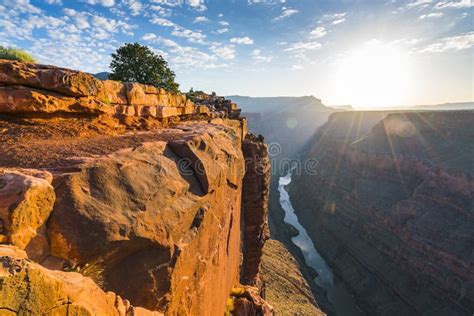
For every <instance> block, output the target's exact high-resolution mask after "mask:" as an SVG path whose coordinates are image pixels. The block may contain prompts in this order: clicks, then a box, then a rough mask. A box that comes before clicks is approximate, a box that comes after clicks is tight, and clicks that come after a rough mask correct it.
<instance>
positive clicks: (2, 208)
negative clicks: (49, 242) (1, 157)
mask: <svg viewBox="0 0 474 316" xmlns="http://www.w3.org/2000/svg"><path fill="white" fill-rule="evenodd" d="M30 174H33V175H30ZM38 174H41V172H39V171H37V172H31V171H28V170H26V171H24V172H22V171H21V170H8V169H7V170H5V169H3V170H2V169H0V219H1V221H2V227H1V229H2V234H1V235H0V236H1V237H2V241H3V242H8V243H11V244H13V245H16V246H18V247H20V248H21V249H25V247H26V246H27V245H28V243H29V242H30V241H31V239H32V238H34V237H35V236H36V235H37V229H38V228H40V227H41V226H42V225H43V224H44V223H45V222H46V220H47V219H48V216H49V214H50V212H51V211H52V209H53V204H54V198H55V197H54V190H53V187H52V186H51V184H50V181H48V180H46V179H50V178H51V174H49V173H47V172H44V173H43V174H41V175H39V176H38Z"/></svg>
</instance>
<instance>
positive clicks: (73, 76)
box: [0, 60, 102, 97]
mask: <svg viewBox="0 0 474 316" xmlns="http://www.w3.org/2000/svg"><path fill="white" fill-rule="evenodd" d="M0 84H4V85H20V86H28V87H33V88H37V89H41V90H47V91H52V92H57V93H60V94H63V95H66V96H71V97H88V96H96V95H97V93H98V92H99V90H100V89H101V86H102V82H101V81H100V80H98V79H96V78H94V77H93V76H91V75H89V74H86V73H84V72H80V71H74V70H71V69H65V68H59V67H54V66H46V65H40V64H32V63H22V62H19V61H14V60H0Z"/></svg>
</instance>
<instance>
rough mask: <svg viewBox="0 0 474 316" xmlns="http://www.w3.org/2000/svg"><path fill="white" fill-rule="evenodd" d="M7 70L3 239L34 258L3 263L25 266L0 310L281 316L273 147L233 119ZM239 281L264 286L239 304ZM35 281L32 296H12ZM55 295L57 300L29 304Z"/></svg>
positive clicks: (164, 97)
mask: <svg viewBox="0 0 474 316" xmlns="http://www.w3.org/2000/svg"><path fill="white" fill-rule="evenodd" d="M0 69H2V73H1V75H0V84H1V85H2V86H1V87H0V89H1V91H0V140H1V143H2V145H1V146H0V170H1V171H0V218H1V220H2V221H3V223H2V224H3V229H2V231H1V235H0V236H1V238H2V242H3V243H8V244H12V245H15V246H17V247H19V248H21V249H24V250H25V252H26V254H27V256H28V257H29V260H31V261H28V260H27V259H26V258H25V255H23V254H22V255H18V253H17V252H16V251H15V253H11V251H9V254H6V255H5V256H4V257H2V258H4V259H3V260H4V261H3V262H4V267H6V268H5V269H7V268H8V267H10V266H14V267H16V266H18V267H19V268H18V269H16V268H12V269H13V270H12V269H10V268H8V269H7V270H8V271H7V270H6V271H5V272H4V273H2V275H0V278H1V280H2V282H3V284H8V287H3V288H2V289H0V309H2V308H3V309H6V310H10V311H12V312H20V311H21V312H22V311H25V310H28V311H29V312H32V313H38V314H41V313H43V312H44V308H47V307H48V308H51V309H54V310H55V311H57V315H66V314H68V313H73V312H74V313H75V312H77V313H82V314H86V315H87V314H90V315H116V314H117V315H118V314H120V315H122V314H125V313H128V314H127V315H129V314H133V313H132V312H135V313H136V314H139V313H138V311H140V312H143V313H146V312H148V313H150V314H151V313H152V311H156V312H160V313H164V314H165V315H222V314H223V313H224V311H225V309H226V303H227V302H228V300H229V298H230V299H231V300H233V301H234V303H235V304H234V305H235V311H236V312H235V313H236V314H239V312H238V311H239V310H240V311H241V312H240V313H242V311H253V313H254V314H255V315H257V314H269V313H271V310H272V308H271V306H269V305H268V304H267V303H266V302H265V301H264V300H263V298H262V297H260V293H262V284H261V283H259V282H257V281H255V280H257V279H258V273H259V267H260V256H261V253H262V252H261V248H262V247H263V243H264V241H265V240H266V227H267V218H266V217H267V212H268V207H267V202H268V181H267V179H268V175H267V174H266V173H267V172H268V158H266V146H265V144H264V143H263V140H259V139H256V138H253V137H251V136H249V135H248V132H247V126H246V121H245V119H243V118H240V117H238V115H237V114H238V111H237V112H234V111H236V109H235V107H232V108H228V109H221V108H219V106H220V104H221V103H219V104H216V105H212V106H210V105H208V104H206V105H195V104H194V103H193V102H192V101H190V100H187V99H186V97H185V96H183V95H172V94H169V93H167V92H165V91H163V90H162V89H156V88H154V87H150V86H144V85H139V84H127V83H124V84H122V83H118V82H113V81H104V82H102V81H99V80H97V79H94V78H92V77H91V76H89V75H87V74H84V73H81V72H76V71H72V70H68V69H62V68H56V67H51V66H42V65H33V64H22V63H18V62H11V61H1V62H0ZM18 91H22V92H21V93H19V92H18ZM188 108H189V110H188ZM2 113H3V114H2ZM137 115H138V116H137ZM227 116H232V117H234V119H227V118H225V117H227ZM124 117H137V120H135V121H130V120H128V121H127V120H124ZM180 120H181V123H179V121H180ZM130 122H132V123H130ZM246 159H247V160H248V164H247V166H246V161H245V160H246ZM254 159H255V161H254ZM257 159H259V161H257ZM265 159H267V166H266V167H265V168H264V169H263V173H261V174H259V175H258V176H257V175H256V174H255V169H254V167H255V166H257V165H259V163H260V161H265ZM26 168H28V169H26ZM244 179H250V180H244ZM254 179H255V180H258V187H252V185H253V183H252V180H254ZM247 185H249V186H251V187H250V188H246V186H247ZM259 190H261V191H259ZM256 199H262V201H258V202H259V203H258V204H257V205H256V206H255V207H253V206H252V205H251V204H249V203H250V201H257V200H256ZM242 201H249V202H247V204H245V205H242ZM242 206H243V209H242ZM246 223H248V225H247V224H246ZM241 243H243V247H242V250H241ZM247 250H248V251H247ZM5 251H7V250H5ZM242 257H243V266H242V268H241V265H242ZM32 261H33V262H32ZM12 262H15V264H14V265H13V263H12ZM16 270H18V271H17V272H18V273H16V272H15V271H16ZM57 270H62V271H57ZM64 271H78V272H81V273H82V274H84V275H85V276H89V277H91V278H92V279H93V280H94V281H95V284H94V282H93V281H92V280H91V279H89V278H84V277H82V276H79V275H77V273H75V272H64ZM247 271H250V274H248V273H247ZM15 273H16V274H15ZM29 273H34V277H33V276H32V275H30V274H29ZM241 273H242V282H245V283H247V284H251V285H252V286H254V287H247V288H244V290H243V292H242V294H241V295H232V289H233V288H243V287H242V286H241V284H240V283H241V282H240V278H241ZM248 275H252V277H251V278H249V277H247V276H248ZM244 276H246V277H245V278H244ZM50 279H51V280H53V281H50ZM26 280H29V281H28V282H30V283H31V284H29V285H28V291H30V292H28V291H27V292H25V293H26V294H25V296H24V297H23V296H21V295H20V294H18V295H15V294H14V293H15V289H17V290H20V289H21V288H23V287H24V286H25V284H24V282H27V281H26ZM249 281H250V282H249ZM254 281H255V282H254ZM79 283H84V288H81V285H79ZM50 287H54V288H56V289H57V291H56V292H54V293H55V294H54V295H56V296H54V297H53V298H55V297H57V301H55V302H53V301H51V300H49V298H48V299H46V298H45V299H44V300H43V299H41V300H37V301H36V300H34V299H33V298H32V297H33V296H34V297H42V295H44V293H45V292H41V289H42V288H44V291H47V290H48V289H49V288H50ZM83 291H86V292H87V293H89V294H87V295H89V296H85V295H86V294H84V293H82V292H83ZM107 291H109V292H107ZM106 292H107V293H106ZM19 293H20V292H19ZM21 293H23V292H21ZM30 294H31V295H30ZM64 297H69V298H70V299H69V301H67V302H65V303H64V304H63V303H61V302H63V298H64ZM94 297H95V299H96V300H100V302H94V300H93V298H94ZM101 297H102V298H103V299H102V300H101V299H100V298H101ZM20 301H21V303H18V302H20ZM94 303H95V304H102V305H97V306H96V305H94ZM43 304H44V306H43ZM58 304H59V305H61V306H59V305H58ZM63 305H64V306H63ZM131 306H136V307H135V308H132V307H131ZM238 306H246V307H245V308H244V309H242V308H238ZM145 309H146V310H145ZM249 313H250V314H249V315H252V312H249Z"/></svg>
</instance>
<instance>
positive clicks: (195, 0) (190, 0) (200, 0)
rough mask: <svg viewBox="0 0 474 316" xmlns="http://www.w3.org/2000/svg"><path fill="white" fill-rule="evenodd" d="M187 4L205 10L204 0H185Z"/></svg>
mask: <svg viewBox="0 0 474 316" xmlns="http://www.w3.org/2000/svg"><path fill="white" fill-rule="evenodd" d="M186 2H187V4H188V5H189V6H191V7H193V8H194V9H196V10H198V11H205V10H207V8H206V6H205V5H204V0H187V1H186Z"/></svg>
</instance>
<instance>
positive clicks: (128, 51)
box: [109, 43, 179, 93]
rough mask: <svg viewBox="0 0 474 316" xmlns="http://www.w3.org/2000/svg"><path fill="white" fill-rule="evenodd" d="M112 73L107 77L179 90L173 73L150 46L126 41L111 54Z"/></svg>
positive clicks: (168, 89) (169, 89)
mask: <svg viewBox="0 0 474 316" xmlns="http://www.w3.org/2000/svg"><path fill="white" fill-rule="evenodd" d="M110 69H111V70H112V73H111V74H110V75H109V78H110V79H112V80H120V81H123V82H138V83H143V84H149V85H152V86H155V87H159V88H164V89H165V90H167V91H170V92H174V93H177V92H179V85H178V84H177V83H176V82H175V81H174V79H175V73H174V72H173V71H172V70H171V69H170V68H169V67H168V63H167V62H166V60H164V59H163V57H161V56H160V55H157V54H155V53H154V52H153V51H152V50H151V49H150V48H148V47H146V46H143V45H140V44H138V43H134V44H131V43H127V44H125V45H123V46H122V47H120V48H118V49H117V51H116V52H115V53H114V54H112V62H111V63H110Z"/></svg>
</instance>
